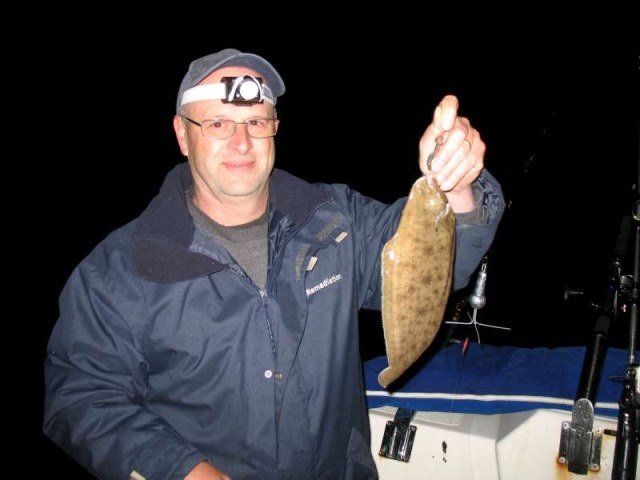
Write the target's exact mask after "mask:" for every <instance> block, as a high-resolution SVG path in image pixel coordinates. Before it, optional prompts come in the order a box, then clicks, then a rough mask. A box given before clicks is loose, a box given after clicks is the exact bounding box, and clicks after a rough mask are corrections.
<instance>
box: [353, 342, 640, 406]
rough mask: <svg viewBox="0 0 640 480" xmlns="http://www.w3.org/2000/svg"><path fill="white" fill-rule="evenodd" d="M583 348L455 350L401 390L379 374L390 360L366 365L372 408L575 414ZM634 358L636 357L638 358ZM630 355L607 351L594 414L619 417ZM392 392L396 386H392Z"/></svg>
mask: <svg viewBox="0 0 640 480" xmlns="http://www.w3.org/2000/svg"><path fill="white" fill-rule="evenodd" d="M585 350H586V348H585V347H562V348H517V347H496V346H492V345H480V344H475V343H471V344H469V347H468V349H467V351H466V353H465V355H464V356H462V346H461V345H451V346H449V347H447V348H445V349H443V350H441V351H439V352H437V353H436V354H434V355H433V356H431V357H430V358H429V359H428V361H426V362H423V363H424V364H423V365H419V366H418V367H417V368H416V369H415V371H414V372H411V374H410V375H408V379H407V380H406V381H405V382H404V383H402V384H401V385H400V386H398V388H397V390H393V391H392V390H389V391H386V390H384V389H383V388H382V387H381V386H380V385H379V384H378V374H379V373H380V371H381V370H382V369H384V368H385V367H386V366H387V359H386V357H376V358H373V359H371V360H369V361H367V362H365V364H364V374H365V386H366V389H367V404H368V407H369V408H375V407H381V406H383V405H389V406H394V407H405V408H410V409H412V410H422V411H436V412H459V413H480V414H495V413H510V412H519V411H524V410H533V409H538V408H554V409H562V410H569V411H571V409H572V407H573V402H574V400H575V396H576V394H577V390H578V383H579V380H580V373H581V371H582V364H583V360H584V355H585ZM636 358H638V356H637V355H636ZM626 366H627V351H626V350H623V349H616V348H609V350H608V351H607V355H606V358H605V364H604V367H603V369H602V373H601V377H600V386H599V389H598V396H597V399H596V414H599V415H605V416H612V417H617V416H618V402H619V401H620V396H621V394H622V383H621V379H618V380H617V381H614V380H611V379H610V377H621V376H623V375H624V371H625V368H626ZM391 388H394V385H391Z"/></svg>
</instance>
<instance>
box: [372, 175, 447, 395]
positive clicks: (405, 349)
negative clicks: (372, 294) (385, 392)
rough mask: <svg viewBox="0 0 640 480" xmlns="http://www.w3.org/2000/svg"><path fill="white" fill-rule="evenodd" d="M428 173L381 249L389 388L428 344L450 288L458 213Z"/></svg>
mask: <svg viewBox="0 0 640 480" xmlns="http://www.w3.org/2000/svg"><path fill="white" fill-rule="evenodd" d="M430 173H431V172H430ZM429 177H431V175H429ZM429 177H427V176H424V177H421V178H419V179H418V180H417V181H416V182H415V183H414V184H413V186H412V187H411V192H410V193H409V198H408V200H407V203H406V205H405V207H404V209H403V211H402V217H401V219H400V223H399V225H398V230H397V231H396V233H395V235H394V236H393V238H391V240H389V241H388V242H387V243H386V244H385V246H384V248H383V250H382V262H381V264H382V324H383V327H384V340H385V347H386V351H387V359H388V361H389V366H388V367H387V368H385V369H384V370H383V371H382V372H380V375H378V382H379V383H380V385H382V386H383V387H385V388H386V387H387V386H389V384H391V382H393V381H394V380H396V379H397V378H398V377H400V376H401V375H402V374H403V373H404V372H405V371H406V370H407V369H408V368H409V367H410V366H411V365H412V364H413V363H414V362H415V361H416V360H417V359H418V358H419V357H420V355H422V354H423V353H424V352H425V350H426V349H427V348H428V347H429V345H430V344H431V342H432V341H433V339H434V337H435V336H436V333H437V332H438V330H439V328H440V325H441V323H442V319H443V316H444V311H445V308H446V306H447V301H448V298H449V292H450V290H451V278H452V275H453V259H454V248H455V217H454V214H453V212H452V211H451V207H450V205H449V203H448V202H447V197H446V196H445V195H444V193H442V191H441V190H440V188H439V187H438V185H437V183H436V181H435V179H433V178H429Z"/></svg>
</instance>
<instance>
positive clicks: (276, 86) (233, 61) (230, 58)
mask: <svg viewBox="0 0 640 480" xmlns="http://www.w3.org/2000/svg"><path fill="white" fill-rule="evenodd" d="M223 67H247V68H251V69H253V70H255V71H256V72H258V73H259V74H260V75H261V76H262V79H263V81H264V82H265V83H266V85H267V86H268V87H269V89H270V90H271V93H272V94H273V97H274V101H275V99H276V98H277V97H279V96H280V95H282V94H283V93H284V91H285V87H284V81H283V80H282V77H280V74H279V73H278V71H277V70H276V69H275V68H274V67H273V65H271V64H270V63H269V62H268V61H266V60H265V59H264V58H262V57H260V56H259V55H255V54H253V53H243V52H241V51H239V50H236V49H234V48H226V49H224V50H220V51H219V52H216V53H212V54H210V55H206V56H204V57H200V58H198V59H196V60H194V61H193V62H191V64H190V65H189V70H187V73H186V74H185V76H184V78H183V79H182V82H181V83H180V88H179V89H178V99H177V102H176V112H179V111H180V100H181V99H182V95H183V94H184V92H185V91H186V90H188V89H190V88H192V87H195V86H196V85H198V84H199V83H200V82H201V81H202V80H204V79H205V78H206V77H207V76H208V75H209V74H211V73H212V72H214V71H216V70H218V69H220V68H223Z"/></svg>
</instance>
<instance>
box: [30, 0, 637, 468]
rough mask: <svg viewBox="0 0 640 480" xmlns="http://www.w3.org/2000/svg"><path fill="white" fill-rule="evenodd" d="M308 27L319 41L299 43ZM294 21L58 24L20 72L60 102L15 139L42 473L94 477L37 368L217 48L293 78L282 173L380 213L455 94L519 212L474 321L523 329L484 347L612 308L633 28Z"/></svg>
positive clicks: (501, 238)
mask: <svg viewBox="0 0 640 480" xmlns="http://www.w3.org/2000/svg"><path fill="white" fill-rule="evenodd" d="M193 13H194V12H192V15H193ZM245 13H247V12H245ZM245 13H243V14H245ZM325 13H326V12H325ZM334 13H335V11H334ZM622 13H624V12H622ZM316 14H318V15H319V16H320V18H319V19H318V21H320V22H321V23H322V28H320V29H317V28H315V29H308V28H307V27H308V25H307V23H306V22H309V21H310V20H309V16H310V15H316ZM297 15H299V18H298V20H296V21H292V22H290V23H284V22H283V24H281V25H278V26H277V27H274V26H273V25H269V24H266V22H265V25H259V24H260V22H259V21H256V22H250V23H249V24H247V23H245V22H243V21H241V20H238V19H237V18H235V17H233V16H232V17H233V22H228V24H227V27H226V29H225V30H224V31H221V30H220V29H219V27H217V26H216V25H212V26H208V27H206V26H198V28H196V29H194V28H193V27H194V26H193V25H191V26H190V27H191V28H189V29H187V28H186V27H185V26H184V25H182V23H183V20H182V19H181V16H180V15H177V18H176V20H175V24H174V25H173V27H172V28H169V27H166V26H165V27H164V30H163V33H162V34H158V33H157V32H156V33H154V34H142V33H141V31H140V30H141V29H139V28H138V27H139V26H138V25H137V24H136V22H131V23H128V22H126V21H123V23H119V22H114V23H113V24H111V25H110V27H109V28H107V29H104V28H100V29H97V28H96V27H95V25H86V26H78V25H74V26H73V27H69V26H66V25H65V26H64V27H63V26H60V29H59V31H58V32H57V35H52V36H50V37H49V38H48V39H47V41H46V42H45V45H44V53H42V51H40V52H39V53H38V55H37V59H35V61H33V62H30V63H31V65H27V66H25V68H31V70H30V71H33V69H34V65H33V64H34V63H35V64H36V65H35V67H36V70H37V72H38V73H37V74H35V75H33V77H32V80H33V82H34V85H35V86H41V87H42V86H43V85H44V86H46V88H43V89H41V90H38V91H46V92H55V94H51V95H50V94H48V93H47V94H46V95H42V97H38V98H37V106H36V107H35V108H33V109H29V110H30V111H29V116H30V119H29V131H30V132H31V133H32V134H33V133H36V132H38V135H33V136H31V137H30V140H29V141H26V142H23V143H22V144H21V145H20V148H21V149H22V155H21V157H22V158H25V159H27V160H25V162H23V164H22V165H23V166H26V167H27V169H28V170H29V171H28V173H27V177H26V178H28V179H29V182H28V183H26V184H23V183H22V182H19V184H20V185H21V187H22V188H25V193H26V194H27V195H28V197H29V201H28V202H26V205H27V206H28V207H29V208H28V211H27V212H26V215H25V217H27V223H28V224H29V225H28V228H30V229H31V228H32V229H33V232H34V233H32V234H31V233H30V235H29V236H30V238H32V239H34V240H35V242H36V245H35V246H34V247H30V251H31V252H32V253H33V252H37V255H31V258H35V264H34V266H33V268H32V269H30V271H31V272H37V276H36V277H33V276H31V277H29V278H28V279H27V280H26V282H28V283H27V285H28V288H26V290H27V291H28V292H29V295H30V303H29V304H28V311H29V312H30V313H29V315H28V318H30V319H31V318H34V320H30V322H35V324H36V325H35V328H34V325H33V324H32V323H29V324H28V329H29V335H30V336H32V335H33V331H34V330H35V331H37V341H36V342H30V344H31V345H32V346H33V347H34V348H35V352H34V354H32V355H30V356H29V359H30V362H29V364H30V367H31V369H30V374H29V380H28V387H27V389H26V391H27V392H28V394H29V403H28V405H29V410H30V413H29V416H28V421H27V424H28V425H27V426H28V428H27V429H26V431H27V432H28V435H29V438H30V441H31V442H33V441H34V439H35V442H36V449H37V451H38V455H39V458H43V462H42V463H43V464H44V465H46V470H47V471H49V472H55V474H56V475H58V474H60V475H63V476H64V475H66V476H67V478H82V477H83V476H84V474H83V473H82V470H81V469H80V468H79V467H77V466H76V465H75V464H74V463H73V461H72V460H70V459H68V458H67V457H66V456H65V455H64V454H63V453H62V452H61V451H60V450H58V449H57V447H55V446H54V445H53V444H51V443H50V442H49V441H48V440H47V439H45V438H44V437H43V436H42V435H41V434H40V433H39V431H40V429H41V421H42V413H41V412H42V362H43V360H44V356H45V350H46V341H47V339H48V336H49V334H50V331H51V328H52V327H53V324H54V322H55V320H56V317H57V297H58V295H59V293H60V290H61V289H62V287H63V285H64V282H65V281H66V278H67V277H68V275H69V274H70V273H71V270H72V269H73V268H74V266H75V265H76V264H77V263H78V262H79V261H80V260H81V259H82V258H83V257H85V256H86V255H87V254H88V253H89V252H90V251H91V249H92V248H93V247H94V246H95V245H96V244H97V243H98V242H99V241H100V240H101V239H102V238H104V236H105V235H106V234H107V233H109V232H110V231H111V230H113V229H114V228H116V227H118V226H120V225H122V224H124V223H126V222H128V221H129V220H131V219H132V218H134V217H135V216H136V215H138V214H139V213H140V212H141V211H142V210H143V209H144V208H145V206H146V205H147V203H148V201H149V200H150V199H151V198H152V196H153V195H155V194H156V192H157V190H158V188H159V186H160V183H161V181H162V179H163V177H164V175H165V174H166V172H167V171H168V170H169V169H171V168H172V167H173V165H175V164H176V163H178V162H180V161H182V158H181V156H180V153H179V150H178V148H177V145H176V142H175V139H174V136H173V130H172V127H171V120H172V115H173V112H174V108H175V94H176V91H177V87H178V85H179V82H180V80H181V78H182V75H183V74H184V72H185V71H186V68H187V66H188V63H189V61H191V60H192V59H193V58H196V57H198V56H201V55H204V54H207V53H210V52H212V51H216V50H219V49H221V48H225V47H234V48H239V49H241V50H247V51H251V52H254V53H258V54H260V55H262V56H264V57H266V58H267V59H268V60H270V61H271V63H272V64H273V65H274V66H275V67H276V68H277V69H278V71H279V72H280V73H281V75H282V77H283V78H284V80H285V83H286V85H287V93H286V94H285V95H284V96H283V97H282V98H281V99H280V100H279V102H278V113H279V117H280V118H281V129H280V131H279V133H278V137H277V139H276V145H277V151H278V155H277V160H276V166H278V167H280V168H283V169H286V170H288V171H290V172H291V173H293V174H296V175H298V176H300V177H303V178H304V179H307V180H310V181H327V182H344V183H348V184H350V185H351V186H353V187H354V188H355V189H357V190H359V191H361V192H363V193H365V194H368V195H370V196H373V197H375V198H378V199H380V200H384V201H392V200H394V199H395V198H397V197H399V196H402V195H405V194H406V193H407V192H408V189H409V188H410V186H411V183H412V182H413V180H415V178H416V177H417V175H418V168H417V142H418V139H419V137H420V135H421V133H422V131H423V130H424V128H425V127H426V126H427V125H428V123H429V121H430V118H431V115H432V111H433V108H434V107H435V105H436V104H437V103H438V101H439V100H440V98H441V97H442V96H443V95H445V94H448V93H453V94H455V95H457V96H458V98H459V100H460V114H461V115H463V116H467V117H469V118H470V119H471V121H472V124H473V125H474V126H475V127H476V128H477V129H478V130H479V131H480V132H481V135H482V137H483V139H484V141H485V142H486V144H487V146H488V148H487V154H486V165H487V168H488V169H489V170H490V171H491V172H492V173H493V174H494V175H495V176H496V177H497V178H498V179H499V180H500V182H501V183H502V185H503V188H504V191H505V195H506V197H507V200H508V202H509V205H510V206H509V208H508V210H507V212H506V213H505V216H504V219H503V222H502V224H501V227H500V230H499V232H498V236H497V238H496V241H495V243H494V245H493V247H492V250H491V254H490V257H489V262H490V263H489V271H488V287H487V299H488V303H487V305H486V307H485V308H483V309H482V310H480V311H479V320H480V321H483V322H487V323H494V324H498V325H503V326H509V327H511V328H512V331H511V332H509V333H503V332H498V331H489V330H481V332H480V333H481V335H482V339H483V341H488V342H491V343H495V344H499V345H517V346H524V347H535V346H546V347H555V346H561V345H582V344H585V343H586V342H587V340H588V336H589V333H590V329H591V322H592V320H593V319H592V315H591V313H590V310H589V309H588V308H586V307H585V306H584V303H582V304H581V303H580V302H577V303H567V302H564V301H563V299H562V293H563V291H564V288H565V286H566V285H571V286H574V287H583V288H586V289H587V291H588V292H590V296H589V298H590V299H593V300H594V301H599V300H600V299H601V298H602V297H603V295H604V293H605V289H606V272H607V267H608V264H609V261H610V256H611V252H612V249H613V245H614V243H615V239H616V236H617V233H618V232H617V231H618V225H619V223H620V218H621V216H622V214H623V213H624V212H626V211H629V210H630V207H631V204H632V201H633V196H632V195H631V193H632V192H631V191H632V185H633V184H634V183H636V181H637V180H636V179H637V164H638V149H639V142H638V122H639V119H640V115H639V113H638V111H639V110H638V109H639V86H640V81H639V80H640V78H639V77H640V76H639V74H638V50H639V49H638V38H637V34H636V35H635V37H634V36H633V35H632V34H631V33H627V32H630V30H627V29H626V28H625V27H624V25H623V24H622V23H613V24H609V28H613V29H614V33H607V34H606V35H605V34H602V33H599V32H600V27H599V26H598V24H597V22H596V23H593V24H592V25H591V26H584V25H583V28H578V27H579V25H578V24H577V22H576V21H575V19H573V18H572V17H567V18H568V19H567V20H565V19H562V20H560V19H557V18H554V19H553V20H550V19H549V17H544V19H543V20H541V22H540V23H535V22H534V25H533V26H531V27H526V28H525V27H524V26H523V24H522V23H521V22H522V18H521V17H518V19H517V21H514V19H513V18H512V19H511V26H510V27H508V28H503V29H500V30H499V31H491V32H490V33H491V34H489V32H488V31H489V30H490V29H493V28H494V27H489V26H488V25H480V26H479V27H477V28H474V29H471V30H468V26H467V25H461V24H460V23H458V22H457V20H456V18H455V17H446V18H441V17H439V18H431V20H430V22H428V23H427V22H425V25H421V21H418V20H416V19H413V20H409V19H406V18H405V19H404V20H403V21H402V23H395V24H394V22H395V19H393V18H389V19H388V21H389V24H387V25H385V24H375V26H374V25H373V24H371V23H368V22H367V21H365V19H364V17H363V18H359V19H351V20H350V21H349V23H347V22H346V21H343V20H344V19H341V18H340V15H338V14H337V13H336V14H335V16H333V17H331V18H328V19H325V18H324V15H322V12H315V11H314V12H312V13H306V14H302V13H301V12H297ZM625 15H630V14H629V13H628V12H627V13H626V14H622V15H621V16H620V18H619V19H618V20H617V21H618V22H623V21H624V20H625ZM252 18H254V20H255V19H258V20H260V19H262V17H261V13H260V12H254V15H252ZM425 20H426V19H425ZM436 20H437V21H438V22H440V23H441V25H440V28H439V29H438V30H435V29H433V28H432V25H433V23H434V22H435V21H436ZM184 21H185V22H186V20H184ZM314 24H315V23H314ZM256 25H259V26H256ZM148 26H149V25H147V27H148ZM502 27H504V25H503V26H502ZM363 28H365V29H366V33H362V29H363ZM398 29H400V30H401V31H404V32H405V33H403V35H398V34H397V33H396V32H397V30H398ZM274 30H277V31H278V32H279V34H280V35H281V36H282V40H275V39H274V38H273V36H272V31H274ZM194 31H195V33H194ZM246 31H252V32H253V33H251V34H246V33H242V32H246ZM409 31H410V32H411V33H406V32H409ZM356 32H360V33H356ZM392 32H393V33H392ZM488 37H491V40H489V39H488ZM34 57H35V56H34ZM32 59H33V57H31V58H30V59H28V63H29V60H32ZM41 82H42V83H41ZM41 121H42V123H41ZM40 129H42V130H40ZM32 189H35V190H32ZM34 192H35V194H34ZM31 201H34V202H35V205H34V206H33V207H32V206H31V205H33V204H32V203H31ZM34 207H35V208H34ZM29 231H31V230H29ZM630 268H631V266H630V264H628V263H627V265H626V270H627V273H630ZM34 312H35V315H34ZM361 325H362V333H363V342H362V351H363V355H364V356H365V358H368V357H370V356H373V355H377V354H381V353H382V352H383V350H381V349H382V348H383V347H382V344H381V336H380V335H381V333H380V328H379V316H377V315H376V314H371V313H365V314H363V316H362V319H361ZM465 333H467V332H465V331H463V332H462V334H465ZM468 333H470V334H472V331H469V332H468ZM624 333H625V332H624V331H623V330H622V331H621V332H620V331H619V332H618V333H616V334H614V335H613V338H612V343H613V344H614V346H623V344H624Z"/></svg>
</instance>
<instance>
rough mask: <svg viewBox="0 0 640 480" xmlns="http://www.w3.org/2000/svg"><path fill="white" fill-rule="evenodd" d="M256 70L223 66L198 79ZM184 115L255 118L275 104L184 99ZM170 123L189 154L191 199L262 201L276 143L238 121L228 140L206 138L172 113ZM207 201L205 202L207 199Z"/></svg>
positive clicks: (211, 79)
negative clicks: (255, 134)
mask: <svg viewBox="0 0 640 480" xmlns="http://www.w3.org/2000/svg"><path fill="white" fill-rule="evenodd" d="M241 75H251V76H254V77H259V76H260V74H258V73H257V72H255V71H254V70H252V69H249V68H245V67H225V68H221V69H220V70H217V71H215V72H213V73H212V74H211V75H209V76H208V77H206V78H205V79H204V80H203V81H202V82H201V83H200V84H201V85H202V84H207V83H219V82H220V79H221V78H222V77H236V76H241ZM183 113H184V114H185V116H187V117H189V118H191V119H192V120H195V121H196V122H202V121H203V120H209V119H214V118H217V119H230V120H234V121H236V122H244V121H246V120H248V119H252V118H258V117H273V116H274V107H273V106H272V105H271V104H269V103H267V102H263V103H256V104H253V105H251V106H239V105H233V104H231V103H222V101H220V100H203V101H197V102H193V103H191V104H187V105H186V106H185V108H184V110H183ZM174 128H175V131H176V136H177V138H178V143H179V144H180V150H181V151H182V153H183V154H184V155H186V156H187V157H188V159H189V166H190V168H191V172H192V174H193V178H194V182H195V187H196V198H198V197H201V196H204V198H207V199H208V200H213V201H215V202H220V203H228V202H234V203H236V204H237V203H238V201H242V200H243V199H247V200H255V199H258V200H260V199H262V200H266V197H267V195H268V182H269V175H270V174H271V170H272V169H273V164H274V160H275V144H274V139H273V138H272V137H271V138H252V137H250V136H249V135H248V133H247V126H246V125H237V126H236V130H235V132H234V134H233V135H232V136H231V137H230V138H227V139H224V140H221V139H217V138H208V137H204V136H203V135H202V132H201V130H200V127H198V126H197V125H193V124H192V123H189V122H186V121H185V120H183V119H182V118H180V117H177V116H176V117H175V118H174ZM208 200H207V201H208Z"/></svg>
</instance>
